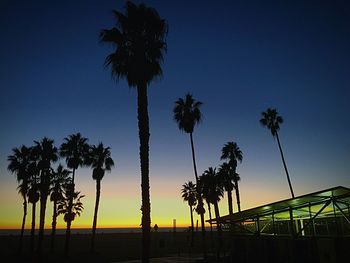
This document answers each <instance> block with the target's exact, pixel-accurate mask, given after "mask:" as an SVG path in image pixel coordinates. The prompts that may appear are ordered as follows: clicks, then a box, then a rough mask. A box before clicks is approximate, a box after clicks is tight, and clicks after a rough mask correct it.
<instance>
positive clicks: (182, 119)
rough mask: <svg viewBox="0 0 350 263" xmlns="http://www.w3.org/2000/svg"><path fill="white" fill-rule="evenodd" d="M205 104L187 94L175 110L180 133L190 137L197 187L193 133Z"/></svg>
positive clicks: (202, 216)
mask: <svg viewBox="0 0 350 263" xmlns="http://www.w3.org/2000/svg"><path fill="white" fill-rule="evenodd" d="M202 104H203V103H202V102H200V101H196V100H195V99H194V98H193V97H192V95H191V94H189V93H188V94H186V96H185V98H184V99H183V98H179V99H178V100H177V101H176V102H175V107H174V109H173V113H174V120H175V122H176V123H177V124H178V127H179V129H180V131H184V132H186V133H188V134H189V135H190V142H191V150H192V161H193V170H194V175H195V178H196V185H197V187H198V186H199V184H198V173H197V165H196V156H195V151H194V144H193V131H194V127H195V126H196V125H197V124H198V123H200V122H201V121H202V113H201V111H200V107H201V105H202ZM197 191H198V207H197V212H200V217H201V226H202V238H203V246H204V247H203V250H204V251H203V253H204V257H205V258H206V245H205V225H204V212H205V210H204V206H203V199H202V194H201V192H200V189H198V190H197Z"/></svg>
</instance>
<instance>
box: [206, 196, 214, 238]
mask: <svg viewBox="0 0 350 263" xmlns="http://www.w3.org/2000/svg"><path fill="white" fill-rule="evenodd" d="M207 205H208V212H209V219H210V233H211V234H212V235H213V223H212V222H211V219H212V217H211V209H210V203H209V202H207Z"/></svg>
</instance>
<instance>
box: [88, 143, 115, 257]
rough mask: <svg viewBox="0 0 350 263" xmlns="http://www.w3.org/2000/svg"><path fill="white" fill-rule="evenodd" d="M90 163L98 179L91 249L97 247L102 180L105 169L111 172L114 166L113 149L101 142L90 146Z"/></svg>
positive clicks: (93, 174) (93, 177)
mask: <svg viewBox="0 0 350 263" xmlns="http://www.w3.org/2000/svg"><path fill="white" fill-rule="evenodd" d="M88 165H90V166H91V167H92V168H93V171H92V179H94V180H96V202H95V212H94V220H93V223H92V238H91V251H94V249H95V234H96V225H97V212H98V206H99V203H100V192H101V180H102V178H103V176H104V174H105V171H108V172H110V171H111V169H112V167H113V166H114V162H113V159H112V158H111V151H110V148H109V147H106V148H105V147H104V146H103V143H102V142H101V143H99V144H98V145H97V146H95V145H93V146H91V147H90V151H89V157H88Z"/></svg>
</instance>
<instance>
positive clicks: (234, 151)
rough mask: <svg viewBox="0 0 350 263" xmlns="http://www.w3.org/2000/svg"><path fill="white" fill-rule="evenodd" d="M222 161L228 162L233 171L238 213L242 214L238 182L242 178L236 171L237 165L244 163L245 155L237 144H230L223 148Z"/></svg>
mask: <svg viewBox="0 0 350 263" xmlns="http://www.w3.org/2000/svg"><path fill="white" fill-rule="evenodd" d="M221 160H227V161H228V164H229V166H230V169H232V179H233V182H234V186H235V190H236V199H237V207H238V212H241V201H240V195H239V187H238V181H239V180H240V177H239V176H238V174H237V172H236V170H237V163H238V162H242V160H243V155H242V151H241V150H240V149H239V147H238V145H237V143H235V142H228V143H226V144H225V145H224V147H222V150H221Z"/></svg>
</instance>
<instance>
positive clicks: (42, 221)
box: [37, 190, 47, 254]
mask: <svg viewBox="0 0 350 263" xmlns="http://www.w3.org/2000/svg"><path fill="white" fill-rule="evenodd" d="M46 201H47V193H46V192H45V190H44V191H42V193H41V196H40V221H39V236H38V247H37V250H38V252H39V254H40V253H41V251H42V244H43V239H44V228H45V211H46Z"/></svg>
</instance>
